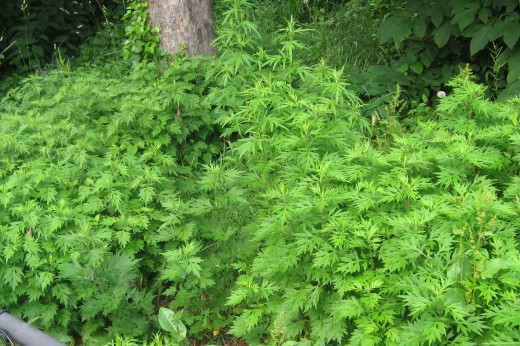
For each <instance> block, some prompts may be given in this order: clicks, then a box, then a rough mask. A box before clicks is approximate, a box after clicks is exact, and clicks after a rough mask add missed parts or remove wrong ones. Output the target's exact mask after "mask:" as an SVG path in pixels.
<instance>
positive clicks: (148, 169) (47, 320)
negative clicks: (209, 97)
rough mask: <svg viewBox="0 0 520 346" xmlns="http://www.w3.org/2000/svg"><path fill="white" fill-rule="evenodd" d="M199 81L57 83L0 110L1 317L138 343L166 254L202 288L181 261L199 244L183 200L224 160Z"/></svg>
mask: <svg viewBox="0 0 520 346" xmlns="http://www.w3.org/2000/svg"><path fill="white" fill-rule="evenodd" d="M204 69H205V63H204V62H203V61H184V62H180V61H179V62H178V64H175V65H174V66H171V67H166V66H157V65H140V66H139V67H136V68H134V69H133V70H132V71H130V72H128V70H127V69H126V68H123V69H121V68H118V67H117V66H114V65H111V66H107V67H106V69H105V70H103V69H100V68H98V69H95V70H94V69H89V68H85V69H83V70H82V69H75V70H73V71H69V70H62V71H53V72H50V73H49V74H47V75H45V76H41V77H39V76H32V77H30V78H29V79H27V80H26V81H25V83H23V86H22V87H20V88H18V89H16V90H13V91H12V92H10V94H9V95H8V96H7V97H6V98H4V99H3V101H2V104H1V111H0V114H1V115H0V121H1V124H2V126H1V127H0V137H1V138H2V141H1V144H0V157H1V161H2V164H1V165H0V191H1V192H0V238H1V241H0V242H1V245H0V253H1V261H2V265H1V266H0V278H1V282H2V288H1V289H0V305H2V306H4V307H6V308H9V309H10V310H11V311H12V312H14V313H18V314H19V315H21V316H23V317H25V318H26V319H29V320H37V324H38V325H40V326H42V327H44V328H46V329H55V330H57V331H58V332H59V331H60V330H61V331H62V332H63V333H68V334H70V332H71V331H74V332H76V333H78V334H80V335H82V336H83V337H86V338H87V339H89V338H90V339H91V338H93V336H92V335H91V333H92V332H94V331H95V330H97V329H99V328H101V327H108V329H109V330H111V331H114V332H119V333H125V334H127V335H129V336H132V335H142V334H143V333H145V332H146V331H147V330H148V327H149V324H150V323H149V322H148V321H149V319H150V315H151V314H152V313H153V312H154V306H157V305H160V304H162V302H161V301H160V300H156V301H153V300H154V298H156V292H157V291H159V292H162V291H161V281H160V279H159V278H160V276H161V273H162V272H163V271H164V272H165V274H164V275H165V276H166V277H168V275H172V274H167V273H170V271H171V270H172V269H170V264H169V263H170V262H169V261H171V260H172V259H171V258H172V256H175V250H173V249H176V248H179V247H181V245H182V244H186V245H185V246H184V247H182V249H183V250H182V253H181V254H180V256H181V257H182V259H179V261H181V260H182V261H186V265H187V266H188V267H189V268H190V270H192V271H193V275H194V276H195V278H194V279H193V280H191V281H190V285H194V286H197V285H199V284H202V283H204V282H206V281H207V280H208V278H207V276H206V275H205V274H200V273H199V272H200V267H199V266H198V264H197V262H196V259H192V257H186V256H188V255H189V256H194V253H195V252H196V251H198V250H196V249H199V250H200V248H201V246H199V245H197V243H196V242H192V235H194V234H195V233H196V232H197V230H196V229H194V228H193V227H189V225H183V226H182V227H181V226H177V225H178V223H179V222H180V221H181V220H183V218H184V216H183V215H185V214H190V213H196V212H195V211H193V208H192V207H191V206H190V205H189V204H187V203H186V202H183V200H180V196H181V195H183V194H184V193H188V192H187V191H189V190H190V183H189V181H190V179H193V178H192V176H193V171H192V168H193V167H195V166H196V165H197V164H198V163H199V162H209V160H210V159H211V157H212V156H213V155H214V154H215V153H217V152H218V151H219V146H220V144H219V143H218V141H217V138H218V137H214V136H215V127H214V125H212V114H211V112H210V108H209V104H208V103H207V102H205V101H204V99H203V97H202V95H203V94H204V92H205V90H206V88H207V83H205V82H204V80H203V79H201V75H203V71H204ZM185 191H186V192H185ZM190 210H191V211H190ZM173 230H176V231H175V232H174V231H173ZM197 238H200V239H201V240H202V238H203V237H197ZM175 244H177V245H175ZM179 251H180V250H179ZM188 251H192V252H193V253H191V254H188ZM164 255H166V259H165V257H164ZM183 256H184V257H183ZM182 261H181V262H176V263H175V266H177V265H181V263H184V262H182ZM190 266H193V267H190ZM183 275H184V276H186V275H187V273H186V272H183V273H182V275H181V276H182V277H184V276H183ZM208 275H209V274H208ZM177 279H178V281H177V282H178V283H179V284H181V283H182V281H181V279H180V278H177ZM205 280H206V281H205Z"/></svg>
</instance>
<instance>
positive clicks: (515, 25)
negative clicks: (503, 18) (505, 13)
mask: <svg viewBox="0 0 520 346" xmlns="http://www.w3.org/2000/svg"><path fill="white" fill-rule="evenodd" d="M519 38H520V22H519V21H518V20H516V21H508V22H507V30H506V32H505V33H504V42H505V43H506V44H507V46H508V47H509V49H514V48H515V46H517V43H518V39H519Z"/></svg>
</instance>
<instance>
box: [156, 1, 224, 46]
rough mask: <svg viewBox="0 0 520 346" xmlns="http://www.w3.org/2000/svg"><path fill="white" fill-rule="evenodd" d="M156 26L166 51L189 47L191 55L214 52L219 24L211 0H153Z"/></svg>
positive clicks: (161, 43) (161, 44)
mask: <svg viewBox="0 0 520 346" xmlns="http://www.w3.org/2000/svg"><path fill="white" fill-rule="evenodd" d="M149 14H150V22H151V25H152V27H155V26H157V27H159V37H160V41H159V42H160V46H161V48H162V49H163V50H164V51H165V52H166V53H175V52H177V51H178V50H179V49H180V48H181V47H183V46H184V47H185V49H186V50H185V52H186V53H187V54H188V55H203V54H207V55H213V54H215V53H216V50H215V48H214V47H213V46H212V45H211V42H213V40H214V39H215V26H214V23H213V13H212V8H211V0H152V1H150V3H149Z"/></svg>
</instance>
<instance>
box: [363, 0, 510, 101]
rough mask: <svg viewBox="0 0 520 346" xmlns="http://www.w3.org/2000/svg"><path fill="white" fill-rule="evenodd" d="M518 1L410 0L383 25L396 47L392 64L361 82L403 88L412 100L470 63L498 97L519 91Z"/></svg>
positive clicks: (371, 89)
mask: <svg viewBox="0 0 520 346" xmlns="http://www.w3.org/2000/svg"><path fill="white" fill-rule="evenodd" d="M519 6H520V5H519V3H518V2H516V1H500V0H498V1H495V0H491V1H488V0H480V1H469V0H468V1H466V0H462V1H461V0H450V1H429V0H428V1H426V0H425V1H406V2H405V4H404V5H403V7H402V9H399V10H396V11H394V12H393V13H392V14H391V15H390V16H388V17H387V18H386V19H385V21H384V22H383V23H382V25H381V27H380V33H379V36H380V39H381V42H382V43H386V42H392V43H394V44H395V47H396V48H397V49H398V51H399V53H398V54H397V56H396V58H395V60H394V62H393V63H392V68H391V69H388V68H382V67H374V68H373V69H372V70H370V71H369V73H368V74H366V75H365V76H360V82H361V83H362V84H363V86H364V89H365V90H366V92H367V93H368V94H371V95H379V94H383V93H385V92H388V91H393V90H394V89H395V85H396V84H400V85H401V86H404V90H405V91H406V92H407V94H408V96H409V97H411V98H420V97H421V96H423V95H426V96H428V97H429V96H430V94H432V92H433V91H434V92H437V91H438V90H439V89H440V88H441V87H442V86H443V85H445V84H446V83H447V82H448V81H449V80H450V79H451V78H452V77H453V76H455V75H456V74H457V73H458V70H459V67H463V66H464V65H465V64H466V63H469V64H471V67H472V69H473V70H474V71H476V73H477V75H478V76H479V78H480V81H481V82H482V83H485V84H487V85H489V86H490V88H489V89H488V92H489V93H490V95H491V96H492V97H494V98H496V97H499V98H500V99H506V98H509V97H513V96H515V95H518V94H519V92H520V79H519V78H520V44H519V39H520V16H519V8H520V7H519Z"/></svg>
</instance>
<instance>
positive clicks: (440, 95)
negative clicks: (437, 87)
mask: <svg viewBox="0 0 520 346" xmlns="http://www.w3.org/2000/svg"><path fill="white" fill-rule="evenodd" d="M437 97H438V98H440V99H441V98H443V97H446V93H445V92H444V91H442V90H441V91H439V92H437Z"/></svg>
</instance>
